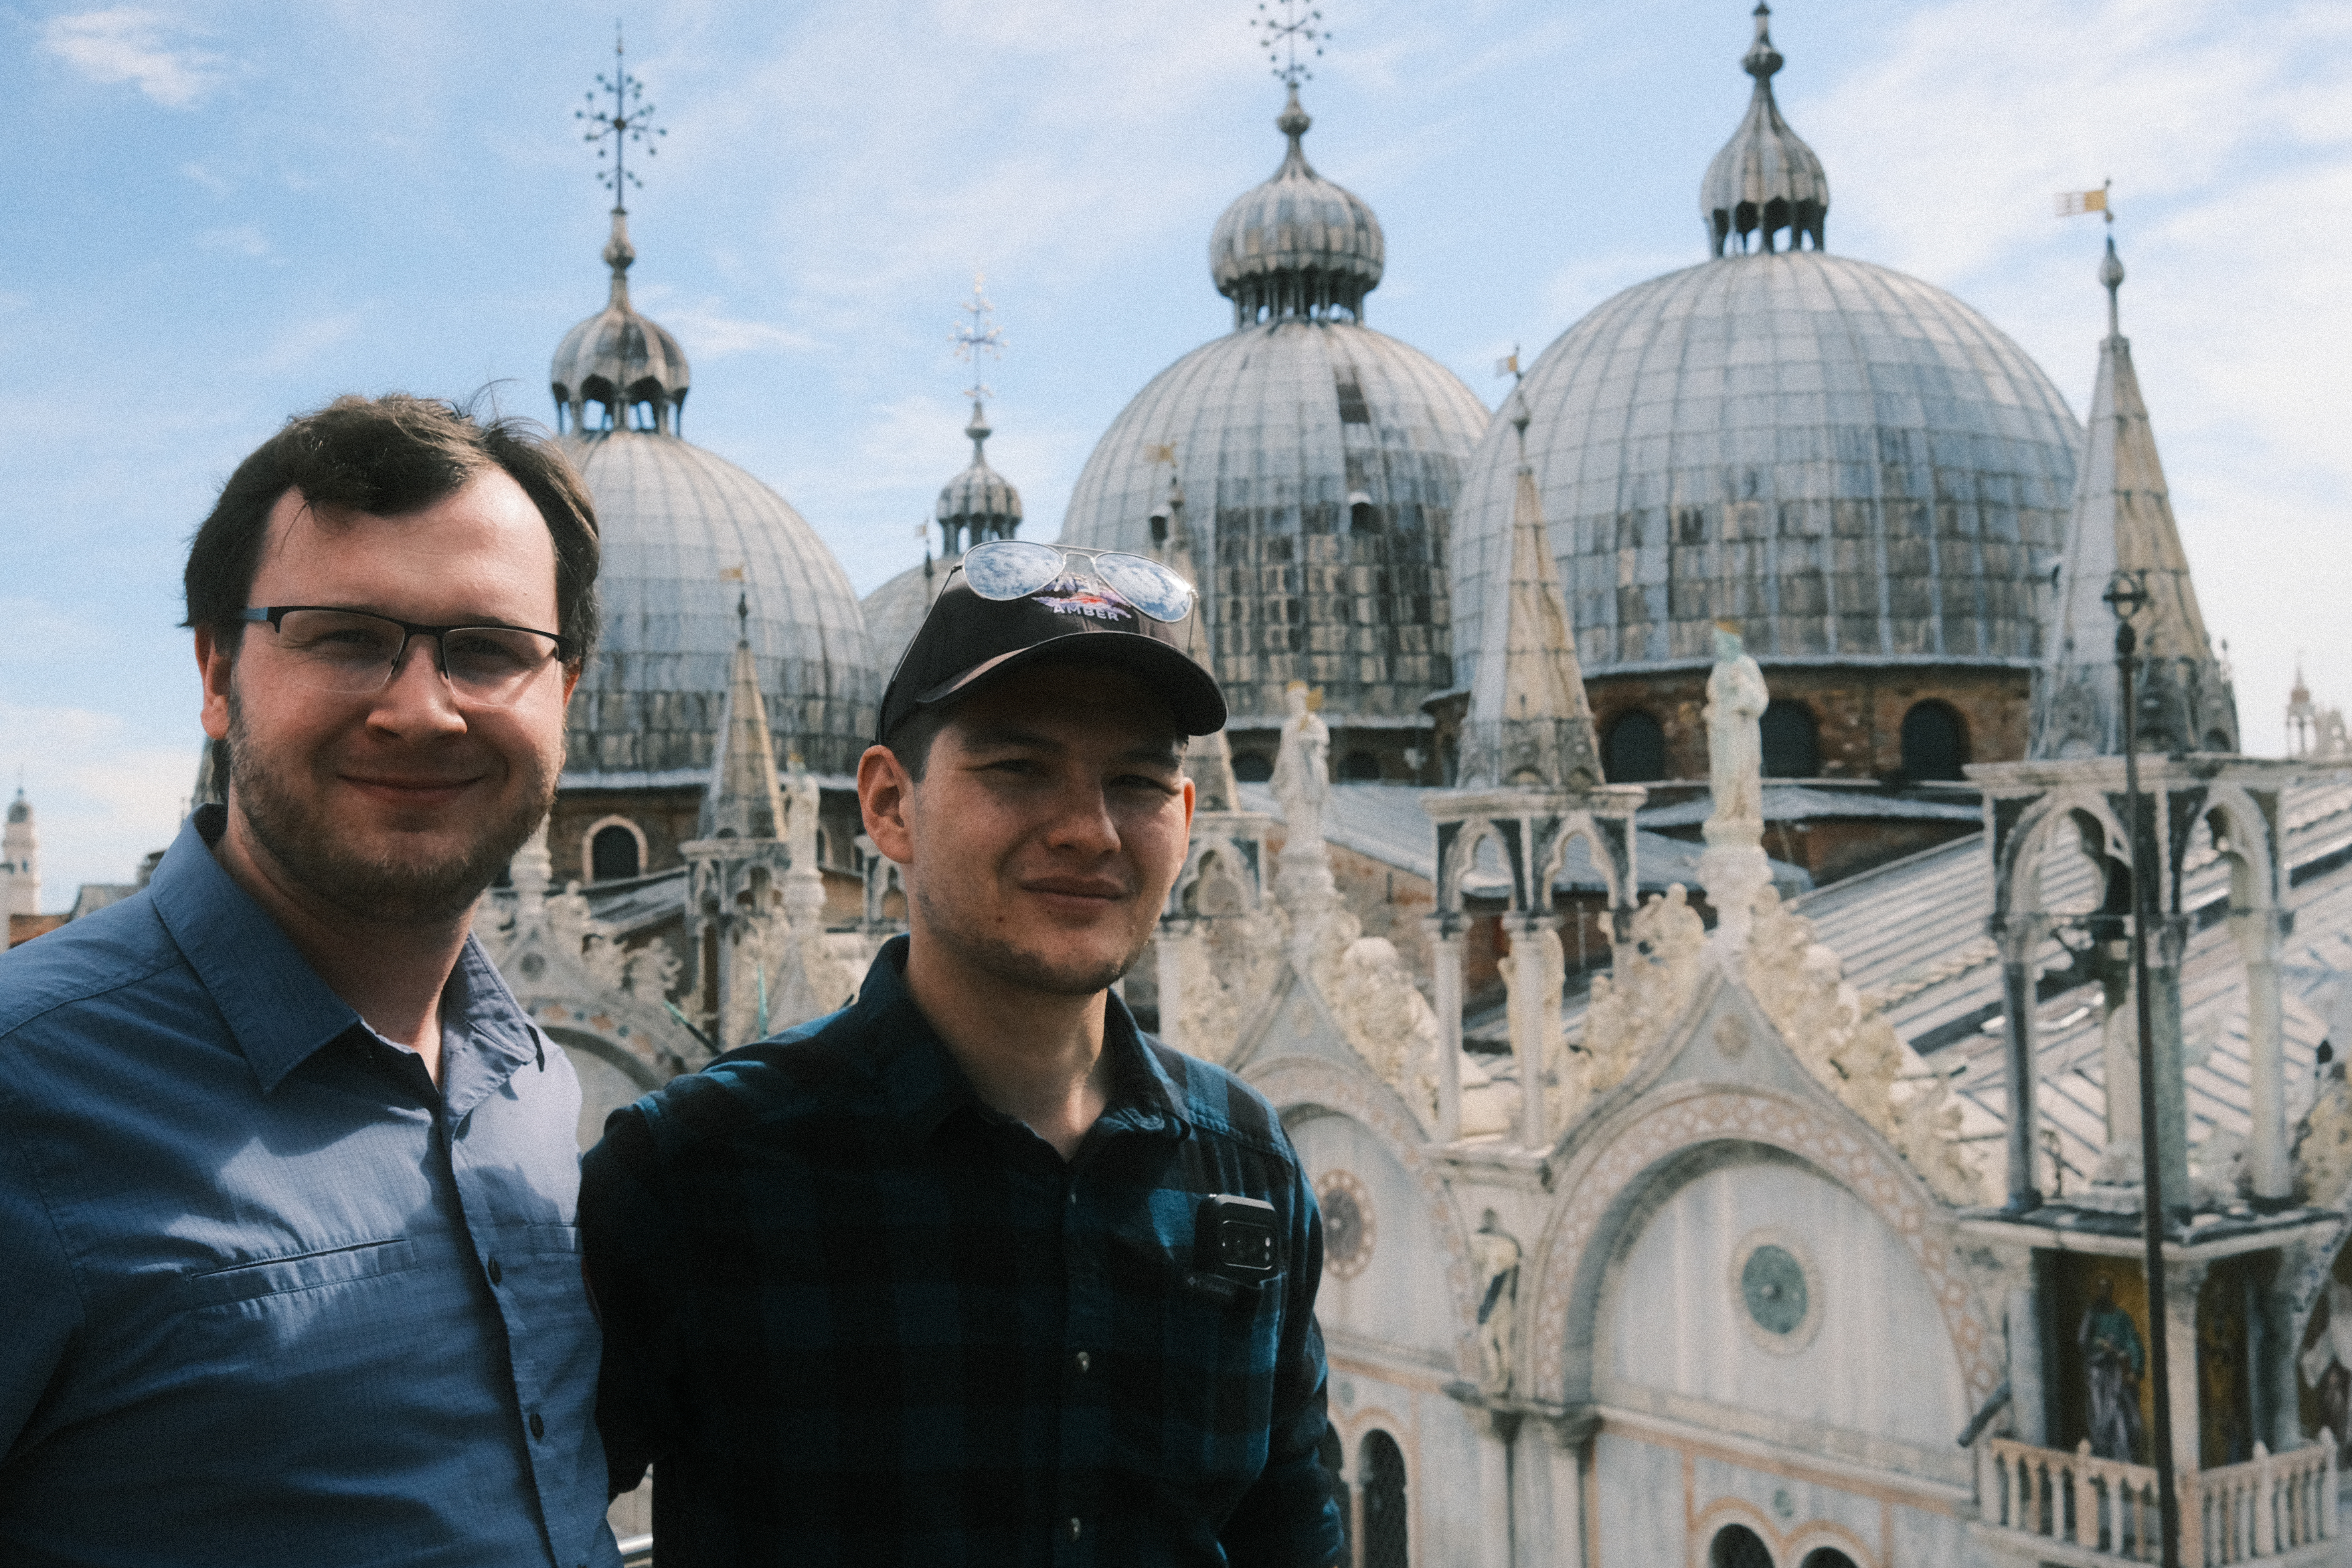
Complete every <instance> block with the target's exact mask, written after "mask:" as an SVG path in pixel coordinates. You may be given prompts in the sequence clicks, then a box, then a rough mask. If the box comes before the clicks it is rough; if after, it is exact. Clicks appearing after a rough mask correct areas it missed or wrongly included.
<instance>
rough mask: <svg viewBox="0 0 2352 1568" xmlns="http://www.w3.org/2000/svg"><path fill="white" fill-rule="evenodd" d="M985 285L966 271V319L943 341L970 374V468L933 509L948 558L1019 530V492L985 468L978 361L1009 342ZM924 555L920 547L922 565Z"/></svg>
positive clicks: (983, 393)
mask: <svg viewBox="0 0 2352 1568" xmlns="http://www.w3.org/2000/svg"><path fill="white" fill-rule="evenodd" d="M986 284H987V279H986V278H985V277H983V276H982V274H980V273H978V272H975V273H973V274H972V275H971V299H969V300H965V301H964V303H963V305H962V307H961V310H962V313H963V314H964V315H966V316H968V317H970V318H971V320H970V321H959V322H957V323H956V329H955V331H954V333H953V334H952V335H951V336H950V338H949V340H948V341H949V342H951V343H953V344H954V345H955V352H956V357H957V358H958V359H962V360H970V361H971V364H972V370H973V372H974V374H973V377H972V384H971V386H970V387H968V388H966V389H965V391H966V394H967V395H969V396H970V397H971V424H969V425H966V426H964V427H963V433H964V436H965V437H967V438H968V439H969V440H970V441H971V467H970V468H966V469H964V471H963V472H961V473H960V474H958V475H957V476H956V477H955V478H953V479H950V480H949V481H948V482H947V483H946V484H945V485H944V486H942V487H940V500H939V505H938V507H937V509H936V510H937V514H938V517H939V524H940V544H941V548H940V554H941V555H943V556H946V557H950V558H952V557H954V556H957V555H961V554H962V553H963V552H964V551H965V550H967V549H969V548H970V547H971V546H972V545H975V544H979V543H982V542H984V541H987V540H991V539H1010V538H1012V537H1013V535H1014V534H1015V533H1017V532H1018V531H1020V528H1021V492H1020V491H1019V490H1018V489H1015V488H1014V487H1013V481H1012V480H1010V479H1006V478H1005V477H1004V476H1003V475H1002V474H1000V473H998V472H997V471H996V470H995V469H993V468H990V467H989V466H988V438H989V437H991V436H992V435H994V434H995V433H996V432H995V431H994V430H993V429H992V427H991V426H990V425H989V423H988V395H989V391H988V386H987V384H985V383H984V382H982V380H981V379H980V377H979V375H978V374H977V373H978V372H979V369H980V362H981V361H982V359H1003V357H1004V351H1005V350H1006V349H1007V348H1009V347H1011V346H1012V345H1011V342H1009V341H1008V340H1007V339H1006V337H1005V335H1004V329H1003V328H1002V327H999V326H998V325H996V323H995V320H994V314H995V310H996V307H995V305H994V304H993V303H992V302H991V301H990V300H989V298H988V296H987V294H986V293H984V292H983V291H982V290H983V289H984V288H985V287H986ZM929 559H930V556H929V546H928V545H926V546H925V551H924V562H925V564H926V566H928V565H929Z"/></svg>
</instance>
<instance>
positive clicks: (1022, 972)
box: [910, 877, 1151, 996]
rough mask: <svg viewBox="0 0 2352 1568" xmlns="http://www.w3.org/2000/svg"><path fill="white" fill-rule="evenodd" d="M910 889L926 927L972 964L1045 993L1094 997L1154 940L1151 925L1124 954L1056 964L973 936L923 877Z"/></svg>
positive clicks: (997, 977)
mask: <svg viewBox="0 0 2352 1568" xmlns="http://www.w3.org/2000/svg"><path fill="white" fill-rule="evenodd" d="M910 893H911V896H912V897H913V899H914V900H915V901H916V902H918V903H919V904H921V905H922V907H923V925H924V929H925V931H928V932H929V933H930V934H931V935H933V936H935V937H938V938H940V940H941V941H942V942H944V943H945V944H946V945H948V946H950V947H952V948H954V949H955V950H956V951H957V952H959V953H960V954H961V955H962V956H963V958H964V960H965V961H966V962H967V963H971V966H972V967H973V968H975V969H977V970H979V971H980V972H981V973H982V974H985V975H988V976H989V977H990V978H992V979H994V980H999V981H1002V982H1003V983H1004V984H1007V985H1010V986H1013V987H1015V988H1017V989H1020V990H1023V991H1034V992H1037V993H1039V994H1042V995H1046V996H1091V995H1093V994H1095V993H1096V992H1097V991H1108V990H1109V989H1110V988H1111V986H1112V985H1113V984H1116V983H1117V982H1118V979H1119V977H1120V976H1121V975H1123V974H1125V973H1127V972H1128V971H1129V970H1130V969H1132V968H1134V967H1135V961H1136V960H1137V959H1139V958H1140V957H1142V956H1143V949H1144V946H1145V944H1146V943H1148V942H1150V940H1151V933H1150V931H1148V930H1147V931H1145V932H1144V933H1143V935H1142V936H1141V938H1139V940H1138V941H1137V942H1136V943H1135V945H1134V946H1133V947H1132V948H1130V949H1129V951H1128V952H1127V955H1126V956H1125V957H1123V958H1120V959H1118V960H1115V961H1111V962H1107V963H1096V964H1092V965H1090V966H1088V967H1087V968H1083V969H1081V968H1075V967H1070V966H1066V965H1055V964H1054V963H1049V962H1048V961H1047V960H1045V958H1043V957H1041V956H1040V955H1038V954H1037V953H1034V952H1030V951H1029V950H1028V949H1026V948H1023V947H1018V946H1016V945H1014V944H1013V942H1008V941H1006V940H1005V939H1004V938H1003V937H998V936H975V935H973V934H972V933H971V932H970V931H961V930H959V929H958V928H957V922H956V921H954V920H953V919H952V918H951V917H950V913H949V911H947V910H943V909H941V908H940V905H939V903H938V902H937V901H935V900H932V899H930V898H929V897H927V896H926V895H925V894H924V892H923V885H922V880H921V879H920V878H919V877H918V878H916V879H915V882H914V887H913V888H912V889H910Z"/></svg>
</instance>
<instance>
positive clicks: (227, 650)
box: [196, 626, 236, 741]
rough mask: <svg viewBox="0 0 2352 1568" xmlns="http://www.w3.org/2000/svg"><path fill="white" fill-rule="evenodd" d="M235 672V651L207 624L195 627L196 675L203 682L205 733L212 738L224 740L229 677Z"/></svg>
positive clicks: (226, 737) (226, 734) (226, 729)
mask: <svg viewBox="0 0 2352 1568" xmlns="http://www.w3.org/2000/svg"><path fill="white" fill-rule="evenodd" d="M235 673H236V650H235V648H234V647H231V646H230V645H228V644H227V643H226V642H224V641H223V640H222V638H221V637H219V636H218V635H217V634H215V632H214V630H213V628H212V627H210V626H198V627H197V628H196V674H197V676H198V677H199V678H200V679H202V680H203V681H204V683H205V702H204V709H203V720H204V726H205V734H207V735H210V736H211V737H212V738H213V739H214V740H215V741H226V740H227V739H228V698H229V679H230V677H231V676H233V675H234V674H235Z"/></svg>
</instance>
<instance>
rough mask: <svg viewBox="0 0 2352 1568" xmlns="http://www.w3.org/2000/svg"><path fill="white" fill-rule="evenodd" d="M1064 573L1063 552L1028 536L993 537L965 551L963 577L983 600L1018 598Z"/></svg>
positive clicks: (1031, 592)
mask: <svg viewBox="0 0 2352 1568" xmlns="http://www.w3.org/2000/svg"><path fill="white" fill-rule="evenodd" d="M1061 574H1062V552H1060V551H1058V550H1056V549H1055V548H1054V547H1053V546H1052V545H1050V544H1038V543H1034V542H1031V541H1029V540H1026V539H993V540H991V541H989V542H987V543H986V544H975V545H973V546H972V547H971V549H970V550H967V551H965V552H964V556H963V579H964V581H965V582H967V583H969V584H971V591H972V592H973V593H975V594H977V595H980V596H981V597H982V598H983V599H1000V600H1001V599H1017V598H1020V597H1021V596H1022V595H1024V594H1034V593H1035V592H1036V591H1037V590H1038V589H1040V588H1042V587H1044V586H1045V584H1048V583H1051V582H1052V581H1053V580H1054V579H1055V578H1056V577H1058V576H1060V575H1061Z"/></svg>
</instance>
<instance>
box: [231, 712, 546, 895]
mask: <svg viewBox="0 0 2352 1568" xmlns="http://www.w3.org/2000/svg"><path fill="white" fill-rule="evenodd" d="M228 754H229V804H230V806H231V808H232V809H234V810H236V812H238V813H239V814H240V815H242V816H244V818H245V820H246V826H247V827H248V828H249V829H250V830H251V831H252V834H253V838H254V842H255V843H257V844H258V845H259V846H260V847H261V848H262V849H263V850H264V851H266V852H267V853H268V856H269V858H271V860H273V861H275V862H276V863H277V865H278V868H279V869H281V870H282V871H283V872H284V873H285V874H286V875H287V876H288V877H289V878H291V879H293V880H294V882H295V883H296V884H298V885H299V886H300V887H301V888H302V889H304V890H306V891H308V892H310V893H311V894H312V895H314V896H315V897H317V898H320V899H322V900H326V901H327V902H328V903H331V904H332V905H333V906H335V907H336V908H337V909H340V910H344V911H345V912H347V913H349V914H351V915H352V916H355V917H357V918H359V919H361V920H364V921H371V922H373V923H375V924H379V925H390V926H425V925H439V924H446V923H447V922H449V921H454V920H457V919H459V918H461V917H462V916H463V915H464V914H465V913H466V911H467V910H470V909H471V908H473V905H474V901H475V900H478V899H479V898H480V897H481V896H482V890H483V889H486V888H488V886H489V885H490V884H491V882H493V881H494V880H496V879H497V878H498V874H499V872H500V871H502V870H504V869H505V868H506V867H507V864H508V862H509V861H510V860H512V859H513V858H514V854H515V851H516V850H518V849H520V848H521V847H523V845H524V844H526V843H528V842H529V841H530V836H531V835H532V834H533V833H535V832H537V831H538V830H539V825H540V823H541V822H542V821H544V820H545V819H546V816H547V812H548V808H549V807H550V806H551V805H553V804H554V802H555V783H556V779H557V776H558V774H559V773H560V772H561V768H562V763H561V759H560V757H559V759H558V762H557V765H556V766H555V767H553V768H551V767H548V766H547V765H546V764H545V763H544V761H543V759H541V757H540V756H539V755H538V753H536V752H533V753H531V754H530V773H531V776H530V777H528V778H527V779H526V780H525V784H526V787H525V789H524V790H523V793H522V798H521V800H520V803H519V804H518V805H516V806H515V808H514V809H513V810H512V811H510V812H509V813H507V814H506V815H505V816H501V817H497V818H493V819H491V820H488V821H487V822H484V823H482V824H480V825H479V826H480V830H479V831H478V833H477V834H476V836H475V837H474V840H473V842H472V844H471V845H470V846H468V847H467V848H466V849H464V850H463V851H462V852H460V853H458V854H456V855H452V856H445V857H442V858H438V859H435V860H429V861H423V862H417V861H404V860H397V859H394V858H391V857H388V856H371V855H366V854H362V853H359V852H356V851H355V850H353V849H352V847H350V846H349V845H348V844H347V843H346V841H345V840H344V839H342V838H341V837H339V836H338V835H337V833H336V831H335V828H334V826H333V825H332V824H331V823H329V822H326V821H324V820H322V819H321V818H320V816H319V815H318V814H317V813H316V812H314V811H313V810H311V809H310V806H308V805H306V804H304V803H303V801H302V800H301V799H300V798H299V796H298V795H296V794H295V793H294V792H293V791H291V790H289V789H287V788H286V787H285V786H284V783H283V781H282V780H281V779H280V778H279V777H278V774H277V773H274V772H272V771H271V769H270V767H269V765H268V761H267V759H266V758H265V757H264V756H263V754H262V750H261V748H260V747H258V746H257V745H256V744H255V743H254V742H253V740H252V737H251V735H250V733H249V732H248V731H247V729H246V726H245V714H244V710H243V706H242V704H240V703H239V702H238V700H237V698H236V693H235V692H234V691H232V692H231V693H230V695H229V700H228Z"/></svg>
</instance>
